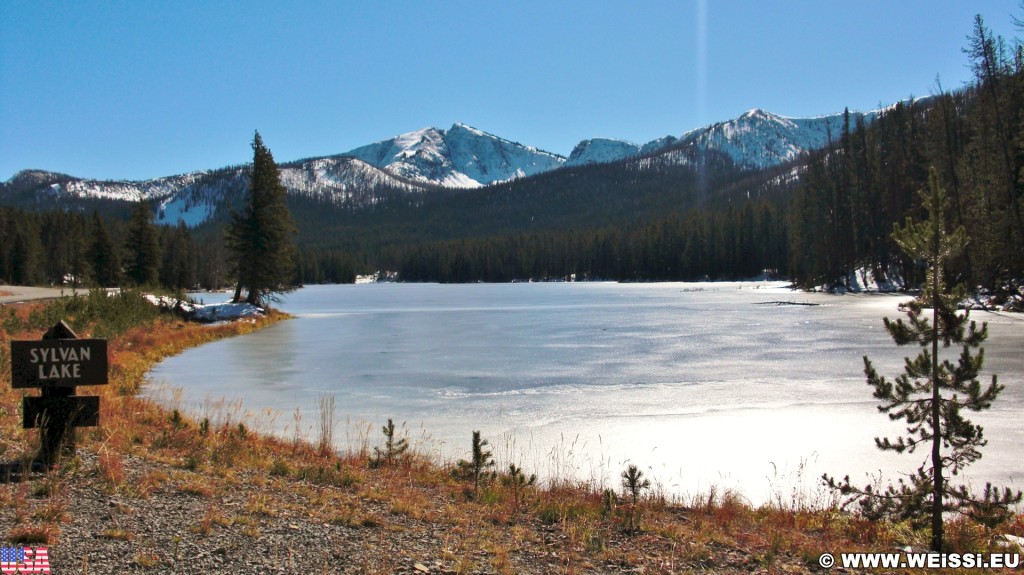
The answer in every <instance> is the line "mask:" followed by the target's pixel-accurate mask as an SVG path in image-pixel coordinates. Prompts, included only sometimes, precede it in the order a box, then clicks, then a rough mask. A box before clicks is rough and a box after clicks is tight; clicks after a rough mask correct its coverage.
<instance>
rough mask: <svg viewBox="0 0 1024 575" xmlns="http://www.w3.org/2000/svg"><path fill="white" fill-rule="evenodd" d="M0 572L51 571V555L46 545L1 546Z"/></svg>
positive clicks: (7, 574)
mask: <svg viewBox="0 0 1024 575" xmlns="http://www.w3.org/2000/svg"><path fill="white" fill-rule="evenodd" d="M0 572H2V573H3V574H4V575H10V574H13V573H49V572H50V555H49V553H47V551H46V547H0Z"/></svg>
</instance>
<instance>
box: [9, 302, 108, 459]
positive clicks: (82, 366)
mask: <svg viewBox="0 0 1024 575" xmlns="http://www.w3.org/2000/svg"><path fill="white" fill-rule="evenodd" d="M108 367H109V365H108V361H107V340H105V339H78V336H77V335H76V334H75V332H74V331H72V329H71V328H70V327H68V324H66V323H64V322H63V321H61V322H58V323H57V325H55V326H53V327H52V328H50V329H49V330H48V331H47V332H46V333H45V334H43V338H42V340H40V341H12V342H11V387H13V388H15V389H17V388H26V387H38V388H40V393H41V395H40V396H39V397H24V398H22V414H23V415H22V425H23V426H24V427H25V429H31V428H35V427H38V428H39V443H40V445H39V454H38V455H37V457H36V461H37V462H38V463H40V464H42V466H43V467H50V466H52V465H53V464H54V463H55V462H56V461H57V457H58V455H59V454H60V453H61V451H67V452H70V453H74V450H75V434H74V433H73V429H74V428H75V427H93V426H96V425H99V421H100V398H99V397H96V396H88V395H87V396H80V395H75V387H77V386H79V385H106V383H107V370H108Z"/></svg>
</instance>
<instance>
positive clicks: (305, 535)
mask: <svg viewBox="0 0 1024 575" xmlns="http://www.w3.org/2000/svg"><path fill="white" fill-rule="evenodd" d="M259 327H262V326H261V325H255V326H254V325H253V324H246V325H241V326H233V327H232V328H231V329H238V330H239V331H243V332H244V331H251V330H252V329H258V328H259ZM163 328H166V330H167V333H170V334H171V336H173V337H171V340H172V342H168V341H165V340H164V339H163V337H162V336H163V335H166V334H163V333H162V332H163V331H164V329H163ZM163 328H162V329H159V330H158V329H148V330H146V329H143V330H140V331H138V332H129V333H128V334H127V335H126V336H125V337H124V338H123V339H122V340H119V342H118V344H117V345H115V346H112V348H113V352H114V355H115V358H114V365H116V366H117V367H116V368H114V370H115V371H116V372H117V374H116V378H117V381H113V382H112V385H110V386H108V388H106V389H104V390H103V391H102V392H101V396H102V397H103V399H104V402H105V404H104V410H103V418H102V420H101V422H102V423H103V425H104V427H100V428H96V429H91V430H86V431H80V432H79V435H80V437H81V439H80V442H79V443H80V447H79V455H78V457H76V458H74V459H71V460H68V461H65V462H64V463H63V464H62V465H61V466H60V468H59V469H58V470H56V471H54V472H51V473H50V474H47V475H43V476H37V477H33V478H31V479H30V480H28V481H27V482H24V483H13V484H0V524H4V525H10V526H11V529H10V530H9V531H7V532H5V533H3V534H2V535H3V536H5V537H6V538H7V539H6V541H7V543H5V545H12V544H24V545H29V546H32V545H46V546H49V547H50V556H51V565H52V566H53V572H54V573H70V572H81V573H89V574H103V573H124V572H129V573H147V572H152V573H167V572H170V573H185V574H192V573H196V574H198V573H210V572H231V573H266V572H276V571H283V572H292V571H297V572H310V573H409V574H412V573H419V574H424V573H439V574H445V575H449V574H454V573H502V574H503V573H523V574H534V573H536V574H540V573H551V572H578V573H609V574H611V573H628V572H634V573H636V572H650V573H657V572H664V573H668V572H677V571H678V570H707V569H711V570H714V571H715V572H719V573H748V572H752V571H763V570H772V571H781V572H786V573H811V572H813V571H814V570H816V567H815V565H816V560H817V557H818V555H820V553H822V552H825V551H835V550H837V549H843V550H857V549H862V550H863V549H886V548H889V547H891V546H892V545H894V544H911V545H914V546H915V547H916V546H918V545H919V543H918V542H917V541H916V540H915V539H914V537H913V535H910V536H908V535H907V534H906V533H904V532H900V531H898V530H895V529H894V530H892V531H889V532H879V531H878V530H877V529H875V528H871V527H870V523H866V522H864V520H862V519H858V518H857V517H855V516H844V518H843V519H842V520H841V521H840V520H837V516H836V515H835V513H836V511H835V510H833V509H785V508H783V507H781V506H776V507H773V506H764V507H760V508H757V509H755V508H752V507H750V506H749V505H747V504H744V503H743V502H742V500H739V499H737V498H736V496H735V494H731V493H729V492H727V491H726V492H714V491H712V492H709V493H704V494H702V495H700V496H699V497H698V496H695V497H694V499H693V501H691V502H689V503H688V504H685V505H684V504H680V503H672V502H669V501H667V500H665V499H664V498H660V497H659V496H658V494H656V493H655V494H646V496H645V497H644V498H643V499H642V500H641V502H640V504H639V506H638V508H639V511H640V512H641V530H640V531H639V532H638V533H635V534H632V533H626V532H625V531H624V530H623V522H624V521H625V517H626V514H627V513H630V512H632V508H631V506H630V505H628V504H627V503H626V501H625V500H623V499H619V501H618V504H613V505H611V506H610V507H609V506H607V505H606V502H604V501H602V499H603V496H602V495H601V494H600V493H595V492H593V491H590V490H587V489H585V488H584V487H581V486H579V485H573V484H569V483H566V484H564V485H557V486H550V487H547V488H543V489H539V488H526V489H525V490H524V492H523V493H524V494H525V497H524V498H523V499H519V498H518V497H514V496H513V494H512V492H511V489H510V488H509V487H508V486H506V485H503V484H502V482H500V481H495V482H492V483H489V484H487V485H486V486H485V487H484V488H483V489H482V490H481V492H480V493H478V494H476V495H473V494H472V491H471V489H472V488H471V485H467V484H466V482H464V481H460V480H457V479H455V478H453V477H452V476H451V473H450V470H449V469H447V468H444V467H441V466H438V464H437V463H435V462H433V461H431V460H429V459H427V458H425V457H424V456H423V455H419V454H412V455H410V456H409V457H407V458H403V460H402V461H401V463H399V464H396V465H392V466H386V465H385V466H376V467H374V466H371V465H368V462H369V459H370V457H371V450H372V447H379V446H380V445H382V443H383V436H382V435H381V434H380V432H379V430H377V429H373V430H371V431H372V433H371V435H370V436H369V437H368V438H367V439H368V440H367V449H366V450H365V451H364V452H361V453H350V454H343V455H341V456H339V455H336V454H334V453H330V452H329V451H328V452H324V451H323V450H320V449H318V448H317V447H316V446H315V445H313V444H310V443H308V442H293V441H287V440H283V439H279V438H273V437H263V436H259V435H258V434H256V433H253V432H252V431H251V430H248V429H247V428H246V427H245V426H244V424H241V425H239V424H237V422H232V423H231V424H227V423H226V424H224V425H222V426H211V425H210V424H209V423H207V424H206V426H205V428H204V425H203V422H202V421H195V420H194V419H190V418H188V417H184V416H182V415H181V414H180V413H176V412H175V411H173V410H171V411H168V410H166V409H163V408H160V407H159V406H157V405H156V404H155V403H153V402H150V401H148V400H146V399H144V398H141V397H139V396H137V395H136V394H135V391H133V390H132V386H131V382H132V381H137V378H139V377H142V376H144V374H145V373H146V372H147V371H148V369H145V370H143V369H142V368H143V366H144V365H152V364H154V363H155V362H156V361H158V360H159V359H160V358H161V357H163V356H164V355H169V354H171V353H177V352H180V351H181V350H183V349H186V348H187V347H191V346H192V345H196V344H198V343H197V342H192V343H191V344H189V345H183V343H184V341H183V340H186V339H188V338H191V337H195V332H199V331H204V332H207V333H209V331H210V329H211V328H210V327H209V326H188V325H181V324H178V323H170V324H169V325H165V326H163ZM221 335H223V334H221ZM228 337H230V336H229V335H228ZM189 341H192V340H189ZM172 350H176V351H172ZM136 390H137V388H136ZM108 399H109V401H108ZM6 451H9V450H6ZM498 471H504V470H498ZM527 472H529V470H527ZM15 531H17V532H18V533H19V534H20V535H19V539H17V540H15V539H12V533H14V532H15ZM1022 535H1024V533H1022ZM32 537H35V538H36V539H32ZM838 572H842V570H839V571H838Z"/></svg>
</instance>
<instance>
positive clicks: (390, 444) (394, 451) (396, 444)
mask: <svg viewBox="0 0 1024 575" xmlns="http://www.w3.org/2000/svg"><path fill="white" fill-rule="evenodd" d="M382 429H383V431H384V449H381V448H379V447H374V448H373V451H374V454H375V455H376V456H377V460H376V462H375V465H377V466H380V465H382V464H387V465H388V466H389V467H390V466H392V465H394V464H395V463H396V462H397V461H398V460H400V459H401V458H402V457H403V456H404V455H405V452H406V451H407V450H408V449H409V440H408V439H406V438H404V437H403V438H401V439H399V440H398V441H395V422H394V421H392V420H391V418H388V424H387V425H385V426H384V427H383V428H382Z"/></svg>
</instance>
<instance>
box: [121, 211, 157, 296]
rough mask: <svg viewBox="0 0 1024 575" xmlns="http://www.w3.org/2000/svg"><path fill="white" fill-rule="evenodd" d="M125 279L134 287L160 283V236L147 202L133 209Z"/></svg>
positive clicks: (126, 252) (127, 244) (128, 235)
mask: <svg viewBox="0 0 1024 575" xmlns="http://www.w3.org/2000/svg"><path fill="white" fill-rule="evenodd" d="M125 254H126V257H125V279H126V280H127V281H128V282H129V283H130V284H132V285H137V286H155V285H158V283H159V281H160V264H161V254H160V235H159V231H158V230H157V227H156V224H154V223H153V210H152V209H151V208H150V206H149V204H147V203H146V202H139V203H138V204H136V205H135V207H134V208H133V209H132V219H131V221H129V222H128V233H127V236H126V237H125Z"/></svg>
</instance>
